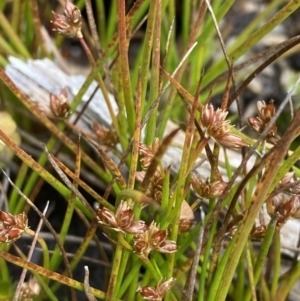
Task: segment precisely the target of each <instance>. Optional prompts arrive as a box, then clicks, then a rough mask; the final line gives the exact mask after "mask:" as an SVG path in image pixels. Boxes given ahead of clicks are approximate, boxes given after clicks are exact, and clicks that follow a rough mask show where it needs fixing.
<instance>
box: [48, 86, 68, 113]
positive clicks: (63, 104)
mask: <svg viewBox="0 0 300 301" xmlns="http://www.w3.org/2000/svg"><path fill="white" fill-rule="evenodd" d="M50 109H51V112H52V114H53V116H54V117H57V118H67V117H69V115H70V113H71V108H70V105H69V102H68V91H67V89H66V88H63V89H62V90H61V91H60V94H59V95H58V96H56V95H53V94H51V93H50Z"/></svg>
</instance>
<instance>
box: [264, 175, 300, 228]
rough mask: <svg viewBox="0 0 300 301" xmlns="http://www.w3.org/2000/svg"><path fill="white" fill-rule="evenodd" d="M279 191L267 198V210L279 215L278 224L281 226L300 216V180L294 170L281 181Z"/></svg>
mask: <svg viewBox="0 0 300 301" xmlns="http://www.w3.org/2000/svg"><path fill="white" fill-rule="evenodd" d="M277 191H278V193H277V194H275V195H274V193H273V195H271V197H270V198H269V199H268V200H267V202H266V204H267V211H268V213H269V215H270V216H271V217H273V216H274V215H275V214H276V215H277V225H278V226H279V227H281V226H282V225H283V224H284V223H286V221H287V220H288V219H289V218H297V219H299V218H300V199H299V193H300V182H299V181H298V180H295V178H294V172H289V173H287V174H286V175H285V176H284V177H283V179H282V180H281V181H280V184H279V187H278V188H277Z"/></svg>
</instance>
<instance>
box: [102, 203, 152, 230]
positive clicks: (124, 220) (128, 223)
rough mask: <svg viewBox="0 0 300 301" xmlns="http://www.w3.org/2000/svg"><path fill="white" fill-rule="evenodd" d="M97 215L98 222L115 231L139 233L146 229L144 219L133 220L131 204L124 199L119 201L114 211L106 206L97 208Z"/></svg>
mask: <svg viewBox="0 0 300 301" xmlns="http://www.w3.org/2000/svg"><path fill="white" fill-rule="evenodd" d="M97 215H98V221H99V223H100V224H102V225H105V226H106V227H109V228H111V229H113V230H115V231H117V232H123V233H129V234H141V233H144V232H145V231H146V230H147V229H148V226H147V225H146V224H145V222H144V221H142V220H136V221H134V220H133V210H132V206H131V205H129V204H128V202H126V201H125V202H123V201H122V202H121V203H120V205H119V206H118V208H117V211H116V213H113V212H112V211H110V210H109V209H106V208H99V209H98V212H97Z"/></svg>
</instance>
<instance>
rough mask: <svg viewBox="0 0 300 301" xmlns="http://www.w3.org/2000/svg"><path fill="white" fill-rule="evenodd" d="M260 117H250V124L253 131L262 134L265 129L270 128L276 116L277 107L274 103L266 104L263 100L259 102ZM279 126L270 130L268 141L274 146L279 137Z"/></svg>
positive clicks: (273, 126) (274, 126)
mask: <svg viewBox="0 0 300 301" xmlns="http://www.w3.org/2000/svg"><path fill="white" fill-rule="evenodd" d="M257 109H258V116H257V117H249V118H248V123H249V126H250V127H251V128H252V130H253V131H255V132H257V133H259V134H261V133H262V132H263V131H264V129H265V128H266V127H267V126H268V124H269V122H270V121H271V119H272V117H273V116H274V115H275V106H274V101H273V100H271V101H270V103H268V104H266V103H265V102H264V101H263V100H262V101H258V102H257ZM276 132H277V126H276V125H275V124H273V125H272V127H271V128H270V130H269V132H268V135H267V140H268V141H269V142H271V143H273V144H275V143H276V142H277V141H278V139H279V136H277V135H276Z"/></svg>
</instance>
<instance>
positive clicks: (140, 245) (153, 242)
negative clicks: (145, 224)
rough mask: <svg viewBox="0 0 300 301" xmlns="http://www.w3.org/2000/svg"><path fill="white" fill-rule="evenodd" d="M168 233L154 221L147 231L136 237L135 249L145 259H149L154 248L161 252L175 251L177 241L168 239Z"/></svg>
mask: <svg viewBox="0 0 300 301" xmlns="http://www.w3.org/2000/svg"><path fill="white" fill-rule="evenodd" d="M167 235H168V233H167V231H166V230H160V229H159V228H158V227H157V225H156V223H155V222H152V223H151V225H150V226H149V229H148V230H147V231H145V232H143V233H141V234H139V235H137V236H136V237H135V238H134V242H133V247H134V251H135V252H136V254H137V255H138V256H139V257H140V258H141V259H143V260H147V259H148V255H149V253H150V252H151V251H152V250H155V251H158V252H160V253H174V252H176V251H177V249H178V246H177V245H176V242H175V241H172V240H167V239H166V238H167Z"/></svg>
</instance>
